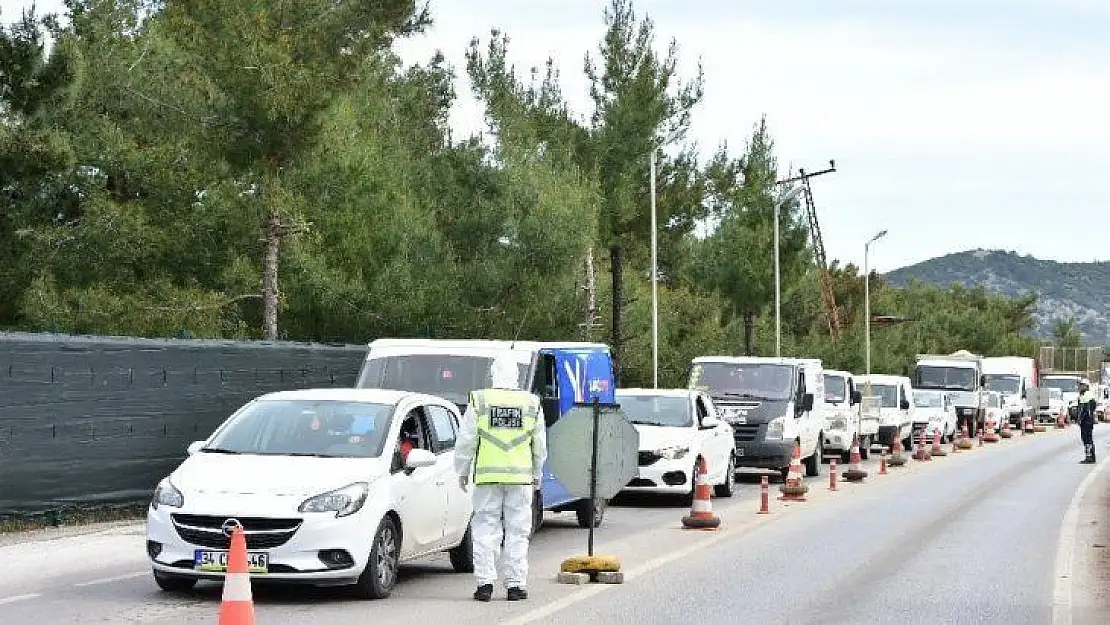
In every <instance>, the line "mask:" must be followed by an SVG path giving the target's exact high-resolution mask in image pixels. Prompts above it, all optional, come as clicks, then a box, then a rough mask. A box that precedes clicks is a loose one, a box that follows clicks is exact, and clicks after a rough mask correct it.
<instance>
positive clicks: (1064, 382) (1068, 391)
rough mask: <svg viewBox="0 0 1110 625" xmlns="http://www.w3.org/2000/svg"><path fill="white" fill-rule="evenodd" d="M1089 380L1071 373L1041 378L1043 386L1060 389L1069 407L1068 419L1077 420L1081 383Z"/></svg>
mask: <svg viewBox="0 0 1110 625" xmlns="http://www.w3.org/2000/svg"><path fill="white" fill-rule="evenodd" d="M1086 381H1087V379H1086V378H1084V377H1083V376H1081V375H1075V374H1069V373H1053V374H1046V375H1043V376H1041V386H1042V387H1048V388H1055V389H1060V393H1061V395H1062V398H1063V400H1064V405H1065V406H1066V407H1067V414H1068V418H1069V419H1071V420H1073V421H1074V420H1075V419H1076V418H1078V415H1079V383H1080V382H1086Z"/></svg>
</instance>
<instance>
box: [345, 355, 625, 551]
mask: <svg viewBox="0 0 1110 625" xmlns="http://www.w3.org/2000/svg"><path fill="white" fill-rule="evenodd" d="M369 347H370V349H369V352H368V353H367V355H366V360H365V361H364V362H363V365H362V370H361V371H360V372H359V376H358V381H357V382H356V387H357V388H387V389H395V390H405V391H417V392H421V393H427V394H429V395H436V396H439V397H443V398H444V399H447V400H450V401H452V402H454V403H455V404H457V405H458V406H459V409H460V411H463V412H465V410H466V406H467V402H468V396H469V394H470V392H471V391H474V390H478V389H482V388H487V387H488V386H489V385H490V383H491V380H490V375H489V370H490V365H491V364H493V361H494V359H495V358H497V357H498V356H501V355H509V356H510V357H511V358H513V359H514V360H515V361H516V363H517V367H518V368H519V371H520V382H519V388H521V389H524V390H531V391H532V393H533V394H535V395H536V396H537V397H538V398H539V400H540V404H541V405H542V406H543V413H544V420H545V422H546V423H547V427H549V428H550V427H551V426H552V425H554V424H555V423H556V422H557V421H558V420H559V418H560V417H562V416H563V415H564V414H566V413H567V412H568V411H570V409H571V408H573V407H574V404H575V403H588V402H591V401H593V399H594V398H595V397H596V398H598V400H599V401H601V402H602V403H615V395H614V392H615V390H616V383H615V381H614V377H613V366H612V358H611V356H610V351H609V347H608V346H607V345H605V344H602V343H575V342H563V343H553V342H532V341H497V340H469V339H467V340H439V339H378V340H376V341H373V342H372V343H370V346H369ZM559 453H560V450H559V449H556V448H554V447H553V446H551V445H550V444H549V445H548V456H549V457H551V456H555V455H556V454H559ZM606 503H607V502H603V501H598V502H594V505H595V520H594V525H595V526H597V525H600V523H601V521H602V519H603V518H604V511H605V505H606ZM589 504H590V502H589V501H588V499H581V498H579V497H575V496H573V495H571V494H570V492H569V491H568V490H567V489H566V487H565V486H563V484H562V482H561V481H560V479H559V476H558V475H555V474H553V473H552V472H551V470H550V469H549V468H548V466H545V467H544V471H543V483H542V486H541V489H540V491H539V492H538V493H537V496H536V497H534V499H533V530H536V529H538V528H539V526H540V525H541V524H542V523H543V511H544V510H550V511H554V512H565V511H574V513H575V515H576V516H577V520H578V524H579V525H580V526H582V527H589V518H590V507H589Z"/></svg>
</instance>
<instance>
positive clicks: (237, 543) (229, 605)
mask: <svg viewBox="0 0 1110 625" xmlns="http://www.w3.org/2000/svg"><path fill="white" fill-rule="evenodd" d="M219 623H220V625H254V599H253V598H252V597H251V576H250V572H249V571H248V569H247V539H246V538H244V537H243V528H242V527H236V528H235V531H234V533H233V534H232V535H231V551H230V553H228V554H227V573H226V574H225V575H224V595H223V602H222V603H221V604H220V621H219Z"/></svg>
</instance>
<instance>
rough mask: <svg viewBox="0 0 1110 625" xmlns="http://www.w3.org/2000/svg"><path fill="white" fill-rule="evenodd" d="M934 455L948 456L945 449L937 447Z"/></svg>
mask: <svg viewBox="0 0 1110 625" xmlns="http://www.w3.org/2000/svg"><path fill="white" fill-rule="evenodd" d="M933 455H934V456H947V455H948V452H947V451H945V450H944V448H943V447H937V448H936V449H934V450H933Z"/></svg>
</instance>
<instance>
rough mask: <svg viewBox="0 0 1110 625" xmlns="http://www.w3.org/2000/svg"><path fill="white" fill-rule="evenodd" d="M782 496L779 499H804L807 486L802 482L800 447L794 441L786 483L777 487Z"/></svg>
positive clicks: (807, 489) (807, 490)
mask: <svg viewBox="0 0 1110 625" xmlns="http://www.w3.org/2000/svg"><path fill="white" fill-rule="evenodd" d="M779 491H781V492H782V496H781V497H779V501H805V500H806V493H808V492H809V487H808V486H806V485H805V484H803V483H802V449H801V448H800V447H799V446H798V443H794V454H793V457H791V458H790V471H789V472H788V473H787V475H786V483H785V484H783V485H782V486H780V487H779Z"/></svg>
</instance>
